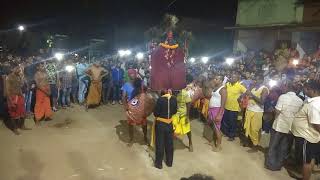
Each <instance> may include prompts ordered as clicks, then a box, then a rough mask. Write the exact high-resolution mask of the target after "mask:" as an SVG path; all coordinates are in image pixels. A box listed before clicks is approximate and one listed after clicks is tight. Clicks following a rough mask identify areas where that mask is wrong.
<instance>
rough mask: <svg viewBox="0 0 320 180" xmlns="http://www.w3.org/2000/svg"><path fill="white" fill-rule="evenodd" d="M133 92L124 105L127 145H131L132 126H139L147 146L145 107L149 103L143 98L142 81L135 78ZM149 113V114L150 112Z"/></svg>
mask: <svg viewBox="0 0 320 180" xmlns="http://www.w3.org/2000/svg"><path fill="white" fill-rule="evenodd" d="M133 87H134V89H133V91H132V93H131V97H132V99H131V100H130V101H129V102H127V103H126V106H125V108H126V114H127V119H128V131H129V144H128V146H129V147H131V146H132V144H133V126H134V125H138V126H139V125H141V126H142V131H143V137H144V142H145V144H147V145H149V143H148V139H147V116H148V115H150V114H147V111H148V110H147V109H146V108H148V107H147V106H148V105H146V104H147V103H148V102H149V101H148V99H147V97H146V96H145V89H144V87H143V81H142V80H141V79H140V78H136V79H135V80H134V81H133ZM150 113H151V112H150Z"/></svg>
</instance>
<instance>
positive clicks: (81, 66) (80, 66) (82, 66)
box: [76, 63, 89, 76]
mask: <svg viewBox="0 0 320 180" xmlns="http://www.w3.org/2000/svg"><path fill="white" fill-rule="evenodd" d="M88 67H89V65H88V64H85V63H81V64H77V65H76V68H77V75H78V76H83V75H85V71H86V70H87V68H88Z"/></svg>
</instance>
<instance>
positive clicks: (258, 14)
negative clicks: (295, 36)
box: [237, 0, 303, 26]
mask: <svg viewBox="0 0 320 180" xmlns="http://www.w3.org/2000/svg"><path fill="white" fill-rule="evenodd" d="M296 2H297V0H239V2H238V12H237V25H240V26H248V25H267V24H289V23H301V22H302V19H303V6H297V5H296Z"/></svg>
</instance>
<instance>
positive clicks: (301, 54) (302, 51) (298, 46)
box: [296, 43, 306, 59]
mask: <svg viewBox="0 0 320 180" xmlns="http://www.w3.org/2000/svg"><path fill="white" fill-rule="evenodd" d="M296 50H297V51H298V52H299V55H300V59H302V58H303V56H304V55H305V54H306V53H305V52H304V50H303V49H302V47H301V46H300V44H299V43H297V48H296Z"/></svg>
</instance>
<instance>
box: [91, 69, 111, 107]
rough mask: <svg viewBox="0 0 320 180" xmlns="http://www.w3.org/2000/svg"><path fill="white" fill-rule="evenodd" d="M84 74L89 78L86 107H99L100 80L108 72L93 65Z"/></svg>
mask: <svg viewBox="0 0 320 180" xmlns="http://www.w3.org/2000/svg"><path fill="white" fill-rule="evenodd" d="M86 74H87V75H88V76H89V77H90V87H89V93H88V96H87V105H86V108H87V109H88V107H89V106H94V105H99V104H100V102H101V93H102V78H103V77H104V76H106V75H107V74H108V71H107V70H105V69H104V68H103V67H101V66H100V65H99V64H97V63H95V64H93V65H92V66H91V67H89V68H88V69H87V71H86Z"/></svg>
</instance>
